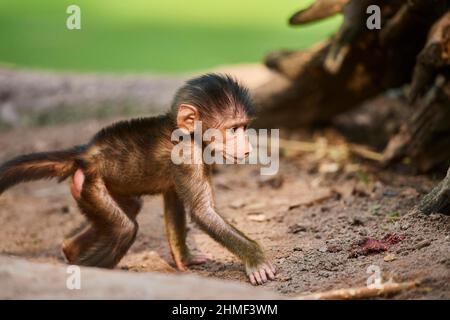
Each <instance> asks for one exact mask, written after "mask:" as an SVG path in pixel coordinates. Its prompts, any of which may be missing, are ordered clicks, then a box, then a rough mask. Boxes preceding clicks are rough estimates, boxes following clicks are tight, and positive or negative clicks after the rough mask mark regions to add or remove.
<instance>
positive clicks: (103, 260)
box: [63, 177, 141, 268]
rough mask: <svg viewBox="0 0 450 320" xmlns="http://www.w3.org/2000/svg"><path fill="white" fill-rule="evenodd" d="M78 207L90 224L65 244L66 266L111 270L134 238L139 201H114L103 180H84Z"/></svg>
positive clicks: (129, 199)
mask: <svg viewBox="0 0 450 320" xmlns="http://www.w3.org/2000/svg"><path fill="white" fill-rule="evenodd" d="M78 205H79V207H80V209H81V211H82V212H83V213H84V214H85V215H86V217H87V218H88V220H89V221H90V222H91V225H90V226H88V227H87V228H85V229H84V230H83V231H82V232H80V233H79V234H78V235H76V236H75V237H73V238H71V239H68V240H66V241H65V242H64V244H63V251H64V253H65V254H66V257H67V259H68V260H69V263H72V264H78V265H87V266H96V267H104V268H112V267H114V266H115V265H116V264H117V263H118V262H119V261H120V259H121V258H122V257H123V256H124V255H125V254H126V252H127V251H128V249H129V248H130V247H131V245H132V244H133V242H134V239H135V237H136V233H137V229H138V225H137V223H136V215H137V213H138V212H139V210H140V208H141V202H140V200H139V199H136V198H126V199H124V198H118V197H116V198H114V197H112V196H111V195H110V194H109V192H108V190H107V188H106V186H105V184H104V182H103V181H102V179H100V178H95V177H86V181H85V183H84V185H83V190H82V192H81V197H80V199H79V200H78Z"/></svg>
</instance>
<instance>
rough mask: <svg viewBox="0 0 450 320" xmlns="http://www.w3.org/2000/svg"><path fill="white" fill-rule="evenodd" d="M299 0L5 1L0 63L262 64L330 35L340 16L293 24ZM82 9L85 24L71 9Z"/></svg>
mask: <svg viewBox="0 0 450 320" xmlns="http://www.w3.org/2000/svg"><path fill="white" fill-rule="evenodd" d="M310 2H311V1H310V0H308V1H305V0H300V1H295V0H265V1H261V0H189V1H186V0H165V1H159V0H158V1H157V0H127V1H124V0H70V1H66V0H39V1H37V0H2V1H0V39H1V41H0V63H6V64H13V65H17V66H20V67H28V68H46V69H54V70H76V71H107V72H158V73H177V72H189V71H195V70H203V69H208V68H211V67H215V66H218V65H224V64H233V63H245V62H257V61H261V59H262V58H263V57H264V55H265V54H267V53H268V52H270V51H272V50H277V49H282V48H283V49H302V48H307V47H309V46H311V45H313V44H314V43H316V42H318V41H321V40H323V39H325V38H327V37H328V36H329V35H330V34H331V33H333V32H334V31H335V30H336V28H337V27H338V25H339V23H340V22H341V17H334V18H331V19H328V20H326V21H323V22H320V23H316V24H314V25H310V26H303V27H299V28H292V27H289V26H288V25H287V19H288V17H289V16H290V15H291V14H292V13H293V12H294V11H296V10H297V9H299V8H301V7H304V6H305V5H307V4H308V3H310ZM69 4H77V5H79V6H80V8H81V26H82V29H81V30H67V29H66V18H67V16H68V15H67V14H66V8H67V6H68V5H69Z"/></svg>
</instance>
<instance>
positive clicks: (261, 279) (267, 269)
mask: <svg viewBox="0 0 450 320" xmlns="http://www.w3.org/2000/svg"><path fill="white" fill-rule="evenodd" d="M245 269H246V272H247V276H248V278H249V279H250V282H251V284H252V285H254V286H257V285H260V284H263V283H266V282H267V280H274V279H275V273H276V270H275V267H274V266H273V264H272V263H271V262H270V261H265V262H262V263H260V264H258V265H256V266H254V267H250V266H248V265H247V266H246V267H245Z"/></svg>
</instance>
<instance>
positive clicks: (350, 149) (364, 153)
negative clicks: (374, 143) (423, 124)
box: [279, 139, 383, 162]
mask: <svg viewBox="0 0 450 320" xmlns="http://www.w3.org/2000/svg"><path fill="white" fill-rule="evenodd" d="M279 141H280V148H281V149H285V150H287V151H292V152H317V151H318V150H319V149H323V148H326V149H327V150H326V152H328V153H335V151H338V152H341V153H348V154H353V155H356V156H359V157H361V158H364V159H367V160H372V161H377V162H380V161H381V160H382V158H383V155H382V154H381V153H378V152H375V151H373V150H370V149H369V148H368V147H365V146H361V145H357V144H351V143H346V144H339V145H335V146H333V145H326V146H324V145H323V144H321V143H318V142H305V141H297V140H286V139H279Z"/></svg>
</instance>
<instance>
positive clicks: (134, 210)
mask: <svg viewBox="0 0 450 320" xmlns="http://www.w3.org/2000/svg"><path fill="white" fill-rule="evenodd" d="M114 199H115V200H116V202H117V204H118V205H119V206H120V207H121V208H122V210H123V211H124V212H125V214H126V215H127V216H128V217H129V218H130V219H131V220H133V221H135V220H136V216H137V215H138V213H139V211H140V210H141V208H142V200H141V199H140V198H139V197H131V198H121V197H114ZM97 238H98V235H97V231H96V230H95V228H94V226H93V225H91V224H90V223H89V224H88V225H87V226H86V227H84V228H83V229H82V230H81V231H80V232H78V233H77V234H75V235H74V236H73V237H70V238H68V239H65V240H64V242H63V244H62V251H63V254H64V256H65V257H66V260H67V261H68V262H69V263H74V262H75V261H77V259H78V257H79V256H80V254H82V253H83V252H86V251H87V250H88V249H89V247H91V246H92V244H93V243H96V242H98V239H97ZM125 253H126V252H125ZM125 253H124V254H125ZM120 258H122V257H120ZM120 258H119V260H120Z"/></svg>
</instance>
